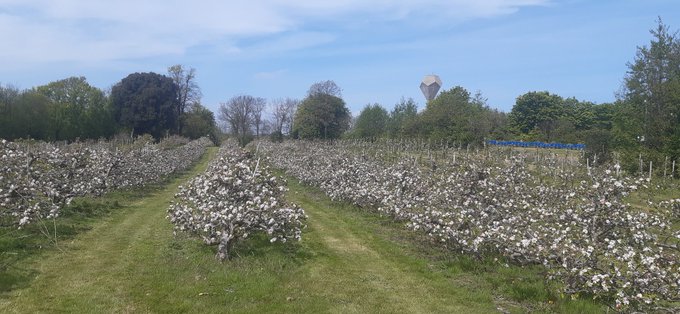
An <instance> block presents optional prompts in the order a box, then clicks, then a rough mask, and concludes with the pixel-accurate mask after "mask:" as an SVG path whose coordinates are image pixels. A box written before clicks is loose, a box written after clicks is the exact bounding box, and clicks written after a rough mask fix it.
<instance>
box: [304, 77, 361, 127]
mask: <svg viewBox="0 0 680 314" xmlns="http://www.w3.org/2000/svg"><path fill="white" fill-rule="evenodd" d="M330 82H332V81H330ZM320 83H324V84H320ZM320 83H315V84H314V85H312V88H310V92H309V93H308V96H307V98H305V99H304V100H303V101H302V103H300V105H299V106H298V108H297V111H296V113H295V119H294V123H293V134H294V136H297V137H299V138H304V139H310V138H319V139H335V138H338V137H340V135H342V134H343V133H344V132H345V131H347V129H348V128H349V124H350V118H351V115H350V112H349V109H347V106H346V105H345V101H344V100H342V98H340V97H338V96H335V95H333V94H337V93H339V91H340V90H339V88H337V85H335V83H333V84H328V81H326V82H320ZM330 85H334V86H335V87H333V86H330ZM320 86H322V87H323V86H326V87H328V86H330V88H317V87H320Z"/></svg>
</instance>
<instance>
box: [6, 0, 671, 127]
mask: <svg viewBox="0 0 680 314" xmlns="http://www.w3.org/2000/svg"><path fill="white" fill-rule="evenodd" d="M658 16H661V18H662V19H663V21H664V23H666V24H667V25H669V26H670V27H671V30H678V29H680V1H678V0H598V1H594V0H591V1H586V0H448V1H436V0H422V1H413V0H402V1H388V0H375V1H368V0H336V1H318V0H250V1H218V0H194V1H183V0H146V1H138V0H117V1H108V0H52V1H50V0H0V43H2V45H1V46H0V83H1V84H12V85H15V86H17V87H20V88H31V87H33V86H39V85H43V84H47V83H49V82H51V81H55V80H59V79H63V78H67V77H70V76H85V77H86V78H87V79H88V81H89V82H90V83H91V84H92V85H94V86H97V87H99V88H102V89H107V88H109V87H111V86H112V85H114V84H115V83H117V82H118V81H120V80H121V79H122V78H124V77H125V76H127V75H128V74H130V73H133V72H149V71H153V72H157V73H166V70H167V67H168V66H171V65H173V64H183V65H185V66H188V67H194V68H196V71H197V75H198V77H197V78H198V83H199V85H200V87H201V88H202V92H203V101H202V102H203V104H204V105H206V106H207V107H208V108H210V109H213V110H216V109H217V107H218V106H219V103H220V102H224V101H227V100H228V99H229V98H231V97H232V96H235V95H238V94H250V95H253V96H258V97H265V98H268V99H274V98H281V97H293V98H303V97H304V95H305V93H306V91H307V89H308V87H309V86H310V85H311V84H312V83H314V82H317V81H321V80H328V79H330V80H334V81H335V82H336V83H337V84H338V85H339V86H340V87H341V88H342V89H343V98H344V99H345V101H346V103H347V105H348V106H349V108H350V109H351V111H352V112H353V113H355V114H357V113H358V112H359V111H360V110H361V108H363V107H364V106H365V105H366V104H369V103H376V102H377V103H380V104H382V105H383V106H385V107H386V108H388V109H391V108H392V107H393V106H394V104H395V103H397V102H398V101H399V100H400V98H402V97H412V98H414V99H415V100H416V101H417V102H418V103H419V105H420V107H423V106H424V98H423V96H422V94H421V92H420V89H419V87H418V86H419V84H420V80H421V79H422V78H423V76H424V75H426V74H431V73H434V74H438V75H439V76H440V77H441V79H442V81H443V84H444V87H443V89H449V88H451V87H454V86H456V85H460V86H463V87H465V88H466V89H468V90H469V91H470V92H475V91H478V90H479V91H481V92H482V94H483V96H484V97H486V98H488V104H489V106H491V107H493V108H498V109H500V110H502V111H508V112H509V111H510V110H511V108H512V105H513V104H514V102H515V98H516V97H517V96H519V95H521V94H524V93H526V92H528V91H537V90H538V91H540V90H547V91H550V92H552V93H556V94H559V95H561V96H563V97H572V96H573V97H576V98H578V99H581V100H589V101H593V102H596V103H602V102H610V101H613V100H614V99H615V93H616V92H617V91H618V90H619V89H620V87H621V83H622V80H623V78H624V76H625V74H626V70H627V66H626V64H627V62H632V61H633V59H634V57H635V52H636V47H637V46H641V45H646V44H648V43H649V41H650V39H651V35H650V34H649V29H650V28H653V27H654V26H655V21H656V19H657V17H658Z"/></svg>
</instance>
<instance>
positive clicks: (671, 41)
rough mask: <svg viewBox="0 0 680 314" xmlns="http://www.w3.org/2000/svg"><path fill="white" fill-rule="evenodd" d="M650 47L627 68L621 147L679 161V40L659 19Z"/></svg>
mask: <svg viewBox="0 0 680 314" xmlns="http://www.w3.org/2000/svg"><path fill="white" fill-rule="evenodd" d="M650 33H651V35H652V40H651V42H650V43H649V45H648V46H643V47H638V49H637V54H636V56H635V60H634V61H633V62H632V63H629V64H628V68H629V71H628V73H627V75H626V77H625V82H624V92H623V99H622V102H621V103H620V108H619V111H620V115H619V116H618V117H617V119H616V121H617V122H616V123H615V128H616V134H617V137H618V142H619V143H627V144H628V145H633V144H637V145H639V146H641V147H643V148H644V149H646V150H649V151H652V152H658V153H661V154H665V155H670V156H672V157H674V158H677V157H680V40H679V39H678V36H677V32H674V33H671V32H670V31H669V27H668V26H667V25H665V24H664V23H663V21H661V19H660V18H659V20H658V24H657V26H656V28H654V29H652V30H651V31H650Z"/></svg>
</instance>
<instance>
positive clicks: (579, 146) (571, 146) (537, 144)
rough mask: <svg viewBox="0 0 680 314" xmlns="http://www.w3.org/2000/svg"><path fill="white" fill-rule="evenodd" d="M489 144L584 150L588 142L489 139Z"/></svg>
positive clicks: (487, 142)
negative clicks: (567, 142)
mask: <svg viewBox="0 0 680 314" xmlns="http://www.w3.org/2000/svg"><path fill="white" fill-rule="evenodd" d="M486 144H487V145H495V146H511V147H529V148H555V149H574V150H583V149H585V148H586V144H562V143H544V142H522V141H496V140H488V141H486Z"/></svg>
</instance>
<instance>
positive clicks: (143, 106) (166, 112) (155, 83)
mask: <svg viewBox="0 0 680 314" xmlns="http://www.w3.org/2000/svg"><path fill="white" fill-rule="evenodd" d="M177 94H178V87H177V84H175V82H174V81H173V80H172V79H171V78H169V77H167V76H163V75H160V74H156V73H152V72H150V73H133V74H130V75H128V76H127V77H125V78H124V79H122V80H121V81H120V82H119V83H117V84H116V85H114V86H113V88H112V89H111V102H112V105H113V113H114V118H115V120H116V122H117V123H118V124H119V125H120V126H121V127H123V128H127V129H128V130H130V131H132V132H133V133H134V134H144V133H148V134H151V135H152V136H154V137H156V138H160V137H162V136H164V135H166V134H168V133H175V132H176V131H177V121H178V117H177V114H178V109H177V108H178V106H179V103H178V98H177Z"/></svg>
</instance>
